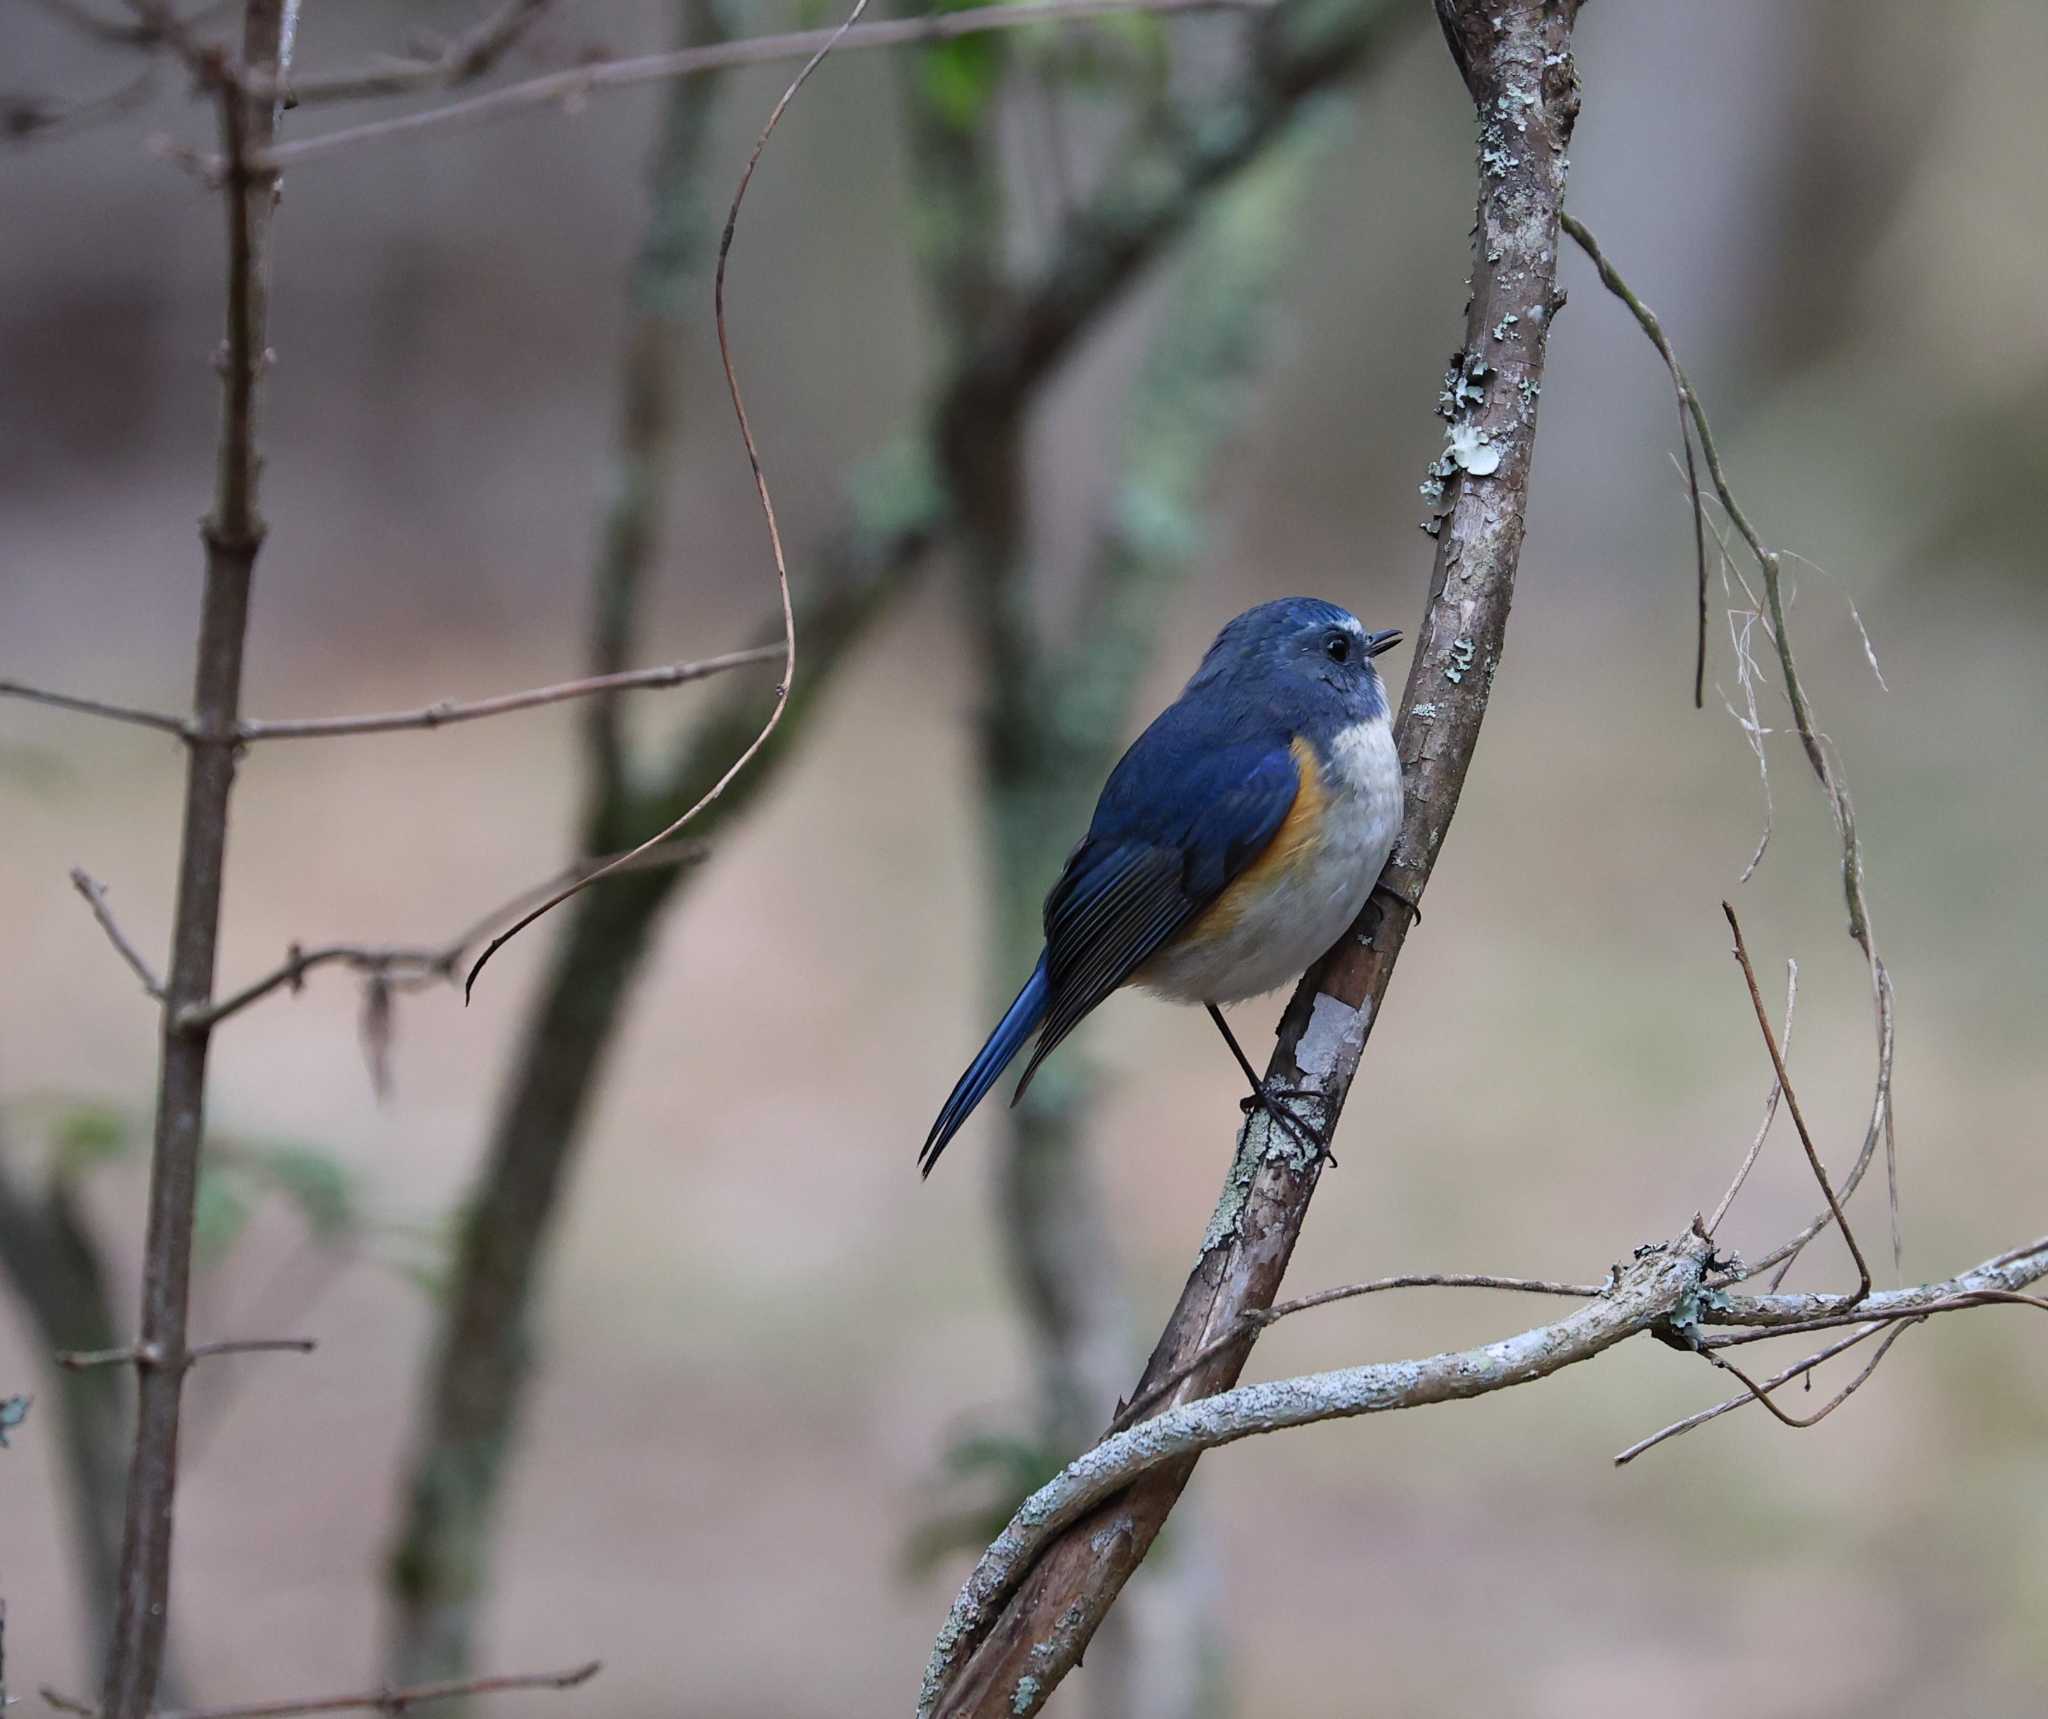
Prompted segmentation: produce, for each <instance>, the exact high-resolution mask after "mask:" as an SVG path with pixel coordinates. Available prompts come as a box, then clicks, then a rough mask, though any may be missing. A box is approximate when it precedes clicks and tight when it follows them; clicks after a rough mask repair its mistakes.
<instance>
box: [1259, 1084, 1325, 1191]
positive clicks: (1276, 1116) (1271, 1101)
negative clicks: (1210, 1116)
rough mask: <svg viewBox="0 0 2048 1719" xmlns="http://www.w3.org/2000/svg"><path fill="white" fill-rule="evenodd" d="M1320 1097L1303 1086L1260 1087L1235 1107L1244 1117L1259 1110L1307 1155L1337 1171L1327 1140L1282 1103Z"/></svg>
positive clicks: (1319, 1131)
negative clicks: (1305, 1149)
mask: <svg viewBox="0 0 2048 1719" xmlns="http://www.w3.org/2000/svg"><path fill="white" fill-rule="evenodd" d="M1322 1096H1323V1094H1321V1093H1320V1092H1315V1091H1312V1090H1310V1089H1309V1088H1308V1087H1305V1086H1283V1087H1277V1088H1274V1089H1272V1090H1268V1089H1267V1088H1265V1087H1263V1086H1262V1087H1260V1088H1259V1089H1258V1090H1257V1091H1256V1092H1248V1093H1246V1094H1245V1095H1244V1097H1242V1098H1240V1099H1239V1100H1238V1101H1237V1107H1238V1109H1240V1110H1242V1111H1243V1112H1244V1113H1245V1115H1247V1116H1249V1115H1251V1113H1252V1112H1253V1111H1254V1110H1263V1111H1264V1112H1265V1113H1266V1114H1267V1115H1268V1116H1270V1117H1271V1118H1272V1119H1273V1121H1274V1122H1275V1123H1276V1124H1278V1125H1279V1126H1280V1127H1282V1128H1284V1129H1286V1130H1287V1132H1288V1133H1289V1134H1291V1135H1293V1136H1294V1138H1295V1140H1296V1141H1298V1142H1299V1143H1300V1144H1301V1145H1302V1146H1304V1147H1306V1148H1307V1149H1308V1151H1309V1152H1310V1153H1312V1154H1313V1155H1314V1156H1316V1157H1318V1158H1320V1159H1322V1160H1323V1162H1324V1163H1326V1164H1328V1165H1329V1166H1330V1168H1331V1169H1333V1170H1334V1169H1336V1167H1337V1155H1336V1153H1334V1152H1332V1151H1331V1150H1330V1137H1329V1136H1328V1135H1327V1134H1326V1133H1324V1132H1323V1131H1322V1130H1321V1129H1319V1128H1317V1127H1316V1126H1315V1124H1313V1123H1312V1122H1310V1121H1309V1120H1308V1119H1307V1118H1306V1117H1305V1116H1303V1115H1302V1114H1301V1112H1300V1111H1298V1110H1296V1109H1295V1108H1294V1107H1293V1106H1292V1105H1290V1104H1286V1103H1283V1102H1282V1100H1284V1099H1289V1098H1317V1099H1319V1098H1322Z"/></svg>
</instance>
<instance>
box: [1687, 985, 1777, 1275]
mask: <svg viewBox="0 0 2048 1719" xmlns="http://www.w3.org/2000/svg"><path fill="white" fill-rule="evenodd" d="M1798 1002H1799V963H1798V962H1797V961H1787V962H1786V963H1785V1044H1784V1052H1785V1055H1786V1056H1787V1057H1788V1058H1789V1057H1790V1056H1791V1055H1792V1012H1793V1010H1794V1009H1795V1008H1796V1007H1797V1006H1798ZM1784 1095H1785V1089H1784V1087H1783V1086H1782V1085H1780V1084H1779V1082H1778V1079H1777V1077H1776V1076H1775V1075H1773V1076H1772V1078H1771V1090H1770V1092H1769V1093H1768V1094H1767V1095H1766V1096H1765V1098H1764V1119H1763V1121H1762V1122H1760V1123H1758V1124H1757V1130H1756V1138H1755V1139H1754V1140H1752V1141H1751V1142H1750V1143H1749V1151H1748V1153H1747V1154H1746V1155H1745V1156H1744V1158H1743V1160H1742V1167H1741V1168H1740V1169H1738V1170H1737V1171H1736V1172H1735V1180H1734V1181H1732V1182H1730V1183H1729V1184H1728V1191H1727V1193H1725V1194H1723V1195H1722V1196H1721V1203H1720V1204H1719V1205H1718V1206H1716V1207H1715V1208H1714V1215H1713V1216H1712V1217H1711V1218H1709V1219H1707V1234H1708V1235H1714V1234H1716V1233H1718V1232H1719V1230H1720V1228H1721V1220H1722V1219H1723V1218H1725V1217H1726V1216H1727V1215H1728V1208H1729V1207H1730V1206H1732V1205H1734V1204H1735V1196H1736V1195H1737V1194H1739V1193H1741V1192H1742V1184H1743V1183H1744V1182H1746V1181H1748V1180H1749V1173H1750V1171H1751V1170H1753V1169H1754V1168H1755V1167H1756V1161H1757V1158H1758V1156H1759V1155H1760V1154H1761V1153H1762V1151H1763V1149H1764V1141H1765V1139H1766V1138H1767V1137H1768V1136H1769V1134H1770V1132H1771V1124H1772V1123H1773V1122H1775V1121H1777V1119H1778V1101H1779V1100H1780V1099H1781V1098H1783V1097H1784Z"/></svg>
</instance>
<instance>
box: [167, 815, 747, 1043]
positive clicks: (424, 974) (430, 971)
mask: <svg viewBox="0 0 2048 1719" xmlns="http://www.w3.org/2000/svg"><path fill="white" fill-rule="evenodd" d="M709 852H710V849H709V848H707V847H705V846H703V845H701V844H699V845H695V846H682V845H678V846H675V847H672V848H667V849H664V850H662V851H661V852H659V853H643V854H638V855H637V856H636V855H635V854H634V853H631V852H629V853H625V854H621V855H615V856H612V858H611V859H601V860H577V861H575V862H574V863H572V864H570V865H566V866H562V867H560V868H558V869H557V870H555V871H554V872H552V873H550V874H549V875H548V876H547V877H545V878H543V879H542V880H541V881H540V882H539V883H537V884H530V885H529V886H528V887H527V888H525V889H522V890H521V891H520V892H519V893H518V894H517V895H515V896H513V897H511V898H510V899H509V900H506V901H501V902H499V903H498V905H497V906H495V907H493V908H491V909H490V910H489V911H488V912H487V913H485V914H483V915H482V916H481V917H479V918H478V919H476V920H474V921H472V922H471V923H470V924H468V925H466V926H464V927H463V928H462V930H460V931H458V932H457V933H456V934H455V935H454V936H453V937H451V938H450V939H449V940H448V941H447V942H445V943H440V944H418V945H410V944H383V945H380V944H370V943H328V944H322V945H319V946H317V947H315V948H312V949H305V948H301V947H300V946H298V945H297V944H294V945H293V946H292V948H291V951H290V952H289V954H287V956H286V957H285V959H284V961H283V962H282V963H281V964H280V965H278V966H276V967H273V968H272V969H271V970H270V971H269V972H268V973H265V974H264V975H263V976H262V977H261V978H257V979H252V980H250V982H249V983H248V984H246V985H244V986H243V987H242V988H241V989H240V990H239V991H232V992H230V993H229V994H228V995H227V996H225V997H222V998H220V999H219V1000H218V1001H215V1002H210V1003H208V1004H206V1005H205V1006H204V1007H201V1008H193V1009H186V1010H180V1011H179V1013H178V1017H177V1020H178V1025H179V1027H180V1028H181V1030H183V1031H186V1032H196V1031H198V1030H200V1029H201V1028H206V1027H212V1026H215V1025H217V1024H218V1023H220V1022H221V1021H224V1020H226V1019H227V1018H228V1017H229V1016H230V1015H238V1014H240V1013H241V1012H242V1011H243V1010H244V1009H246V1008H248V1007H249V1005H250V1004H252V1003H258V1002H261V1001H262V1000H263V999H264V998H265V997H267V996H269V995H270V994H271V992H273V991H278V990H283V989H285V988H287V987H289V988H290V989H292V990H297V989H298V987H299V986H300V985H301V984H302V983H303V982H304V980H305V977H306V975H307V974H308V973H310V972H312V971H313V970H314V969H315V968H319V967H347V968H350V969H351V970H353V971H355V972H358V973H361V974H363V975H365V976H366V977H367V978H369V979H370V980H371V981H372V982H373V984H381V985H384V986H386V987H399V988H403V989H407V990H412V989H417V988H419V987H422V986H425V985H431V984H434V983H436V982H445V983H447V984H451V985H452V984H454V983H455V982H456V977H457V974H458V971H459V970H460V968H461V966H462V959H463V957H464V956H465V955H467V954H468V953H469V952H470V950H472V949H474V948H475V947H476V946H477V944H478V942H479V941H481V940H482V939H483V937H484V936H485V935H486V934H488V933H489V931H490V930H491V928H492V927H493V926H495V925H502V924H503V923H504V922H505V921H506V920H507V919H508V918H510V917H511V916H512V915H513V914H515V913H521V912H524V911H525V910H526V909H527V908H528V907H530V906H531V905H532V904H533V903H534V902H536V901H538V900H541V899H543V898H544V897H546V896H549V895H551V894H553V893H554V892H555V891H556V890H558V889H560V888H561V887H562V885H563V883H564V882H565V881H567V880H569V879H572V878H577V877H581V876H583V875H584V874H585V873H586V872H587V871H589V870H590V869H591V867H592V866H593V865H596V866H609V865H612V864H613V862H614V861H616V862H617V863H616V869H617V870H618V871H622V872H624V871H643V870H655V869H658V868H660V867H663V866H679V865H694V864H696V863H697V861H699V860H701V859H703V858H704V857H705V856H706V855H707V854H708V853H709Z"/></svg>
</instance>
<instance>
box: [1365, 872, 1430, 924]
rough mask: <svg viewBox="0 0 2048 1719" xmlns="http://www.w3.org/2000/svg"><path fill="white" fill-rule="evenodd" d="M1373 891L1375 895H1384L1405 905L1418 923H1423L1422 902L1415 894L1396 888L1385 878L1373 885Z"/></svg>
mask: <svg viewBox="0 0 2048 1719" xmlns="http://www.w3.org/2000/svg"><path fill="white" fill-rule="evenodd" d="M1372 893H1373V894H1374V895H1384V896H1385V897H1386V898H1387V899H1388V900H1389V901H1398V902H1399V903H1400V904H1401V905H1402V906H1403V907H1405V908H1407V909H1408V913H1409V916H1410V917H1411V918H1412V919H1413V920H1414V921H1415V923H1416V924H1417V925H1420V924H1421V923H1422V903H1421V902H1419V901H1417V900H1416V899H1415V897H1414V896H1412V895H1409V894H1407V893H1405V892H1404V891H1402V890H1398V889H1396V888H1395V887H1394V886H1393V885H1392V884H1391V883H1388V882H1387V881H1386V880H1385V879H1384V878H1382V879H1381V880H1380V881H1379V882H1378V883H1376V884H1374V885H1373V886H1372Z"/></svg>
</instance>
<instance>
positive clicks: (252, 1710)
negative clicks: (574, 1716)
mask: <svg viewBox="0 0 2048 1719" xmlns="http://www.w3.org/2000/svg"><path fill="white" fill-rule="evenodd" d="M603 1669H604V1662H603V1661H602V1660H598V1659H593V1660H591V1661H589V1662H588V1663H587V1664H584V1665H578V1666H573V1667H571V1668H570V1669H569V1670H567V1671H529V1672H518V1673H514V1674H512V1675H509V1676H504V1677H465V1678H457V1679H451V1680H449V1681H447V1682H442V1683H415V1684H411V1685H408V1686H407V1687H406V1688H403V1689H372V1690H367V1691H365V1692H364V1693H363V1694H360V1695H322V1696H318V1697H315V1698H314V1699H312V1700H309V1701H252V1702H249V1703H246V1704H245V1705H242V1706H236V1707H186V1708H182V1709H179V1710H177V1711H174V1712H170V1713H159V1714H156V1715H155V1716H154V1719H291V1716H292V1715H295V1714H300V1713H350V1712H354V1711H356V1710H357V1709H368V1710H370V1711H373V1712H377V1713H391V1714H397V1713H403V1712H404V1711H405V1710H406V1709H407V1708H408V1707H424V1706H425V1705H427V1703H429V1702H432V1701H456V1700H459V1699H461V1698H462V1697H464V1696H467V1695H503V1694H506V1693H508V1692H510V1691H512V1690H515V1689H574V1688H575V1687H576V1686H577V1685H578V1684H580V1683H588V1682H589V1681H590V1680H591V1679H592V1678H593V1677H595V1676H596V1675H597V1674H598V1672H600V1671H601V1670H603ZM43 1699H44V1700H45V1701H47V1702H48V1703H49V1704H50V1705H51V1706H52V1707H54V1708H56V1709H57V1711H58V1712H60V1713H76V1714H81V1715H84V1716H85V1719H100V1715H99V1712H98V1710H97V1709H95V1708H92V1707H88V1706H87V1705H86V1704H85V1703H84V1702H83V1701H80V1700H77V1699H76V1698H75V1697H73V1696H69V1695H63V1694H60V1693H59V1692H58V1691H57V1690H54V1689H52V1688H51V1687H50V1686H49V1685H48V1684H47V1683H46V1684H44V1685H43Z"/></svg>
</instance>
